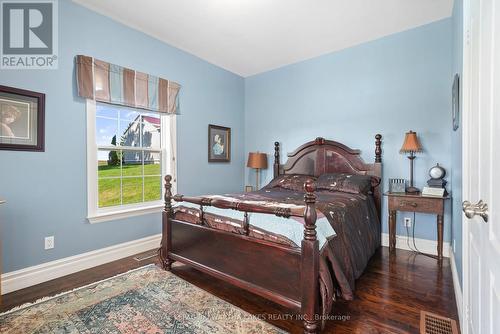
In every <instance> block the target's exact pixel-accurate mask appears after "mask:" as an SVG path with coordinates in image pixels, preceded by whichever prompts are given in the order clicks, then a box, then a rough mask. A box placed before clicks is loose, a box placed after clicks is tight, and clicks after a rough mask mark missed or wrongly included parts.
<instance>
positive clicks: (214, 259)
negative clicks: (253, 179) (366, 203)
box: [158, 134, 382, 334]
mask: <svg viewBox="0 0 500 334" xmlns="http://www.w3.org/2000/svg"><path fill="white" fill-rule="evenodd" d="M381 143H382V136H381V135H380V134H377V135H376V136H375V163H372V164H367V163H365V162H364V161H363V160H362V158H361V157H360V153H361V152H360V151H359V150H353V149H351V148H349V147H347V146H345V145H343V144H341V143H338V142H335V141H331V140H325V139H324V138H316V139H315V140H313V141H310V142H308V143H305V144H304V145H302V146H300V147H299V148H297V149H296V150H295V151H294V152H292V153H290V154H288V160H287V162H286V163H285V164H284V165H281V164H280V152H279V151H280V146H279V143H278V142H275V143H274V166H273V167H274V177H275V178H276V177H278V176H279V175H282V174H306V175H311V176H319V175H321V174H323V173H334V172H348V173H351V174H362V175H374V176H378V177H381V176H382V149H381ZM171 181H172V177H171V176H170V175H167V176H165V209H164V211H163V217H162V240H161V246H160V249H159V250H158V254H159V258H160V262H161V265H162V267H163V268H164V269H165V270H170V269H171V266H172V263H173V262H174V261H179V262H181V263H184V264H187V265H190V266H192V267H194V268H196V269H198V270H200V271H202V272H205V273H207V274H209V275H212V276H214V277H217V278H219V279H221V280H223V281H226V282H228V283H230V284H233V285H235V286H238V287H240V288H243V289H245V290H248V291H250V292H252V293H255V294H257V295H259V296H262V297H264V298H267V299H269V300H271V301H273V302H276V303H278V304H280V305H283V306H285V307H287V308H289V309H291V310H293V311H295V312H300V314H301V315H302V319H303V323H304V333H309V334H311V333H318V332H319V330H320V320H319V319H320V318H319V317H318V315H319V298H320V296H319V256H320V254H319V243H318V240H317V239H316V225H315V224H316V208H315V203H316V195H315V193H314V191H315V185H314V183H313V182H312V181H308V182H306V183H305V184H304V189H305V196H304V202H305V210H303V209H298V208H287V209H284V208H282V207H276V208H272V207H264V206H259V205H256V204H246V203H234V202H230V201H227V200H224V199H218V198H217V199H213V198H203V197H186V196H183V195H175V196H172V192H171V188H172V184H171ZM373 192H374V197H375V202H376V206H377V210H378V213H379V217H380V213H381V211H380V208H381V190H380V187H376V188H374V189H373ZM172 200H174V201H176V202H182V201H185V202H190V203H195V204H198V205H200V209H201V221H202V222H203V207H204V206H214V207H218V208H222V209H233V210H238V211H242V212H245V215H244V217H245V219H244V229H245V231H246V232H247V235H240V234H235V233H231V232H226V231H221V230H216V229H213V228H210V227H208V226H206V225H195V224H191V223H188V222H184V221H181V220H177V219H173V217H174V215H173V213H174V211H173V208H172ZM248 212H258V213H267V214H274V215H276V216H279V217H285V218H289V217H292V216H294V217H303V218H304V222H305V223H304V239H303V240H302V244H301V248H298V247H288V246H284V245H279V244H276V243H273V242H269V241H265V240H260V239H255V238H252V237H249V236H248V224H249V223H248V215H247V213H248ZM228 250H230V251H228Z"/></svg>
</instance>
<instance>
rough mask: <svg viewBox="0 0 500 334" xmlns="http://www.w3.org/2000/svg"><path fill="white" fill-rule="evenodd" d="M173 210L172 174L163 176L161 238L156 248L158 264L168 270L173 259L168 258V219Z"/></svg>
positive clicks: (169, 234)
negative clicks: (163, 199) (163, 197)
mask: <svg viewBox="0 0 500 334" xmlns="http://www.w3.org/2000/svg"><path fill="white" fill-rule="evenodd" d="M173 214H174V210H173V209H172V176H170V175H166V176H165V208H164V209H163V214H162V232H163V233H162V238H161V245H160V249H158V256H159V258H160V264H161V266H162V268H163V269H165V270H170V269H171V268H172V263H173V261H172V260H171V259H169V257H168V253H169V251H170V249H171V243H172V233H171V231H172V225H171V223H170V220H171V219H172V217H173Z"/></svg>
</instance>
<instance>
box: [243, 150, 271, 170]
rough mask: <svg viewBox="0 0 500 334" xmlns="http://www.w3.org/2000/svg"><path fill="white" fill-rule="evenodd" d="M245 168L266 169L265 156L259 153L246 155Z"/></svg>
mask: <svg viewBox="0 0 500 334" xmlns="http://www.w3.org/2000/svg"><path fill="white" fill-rule="evenodd" d="M247 167H250V168H262V169H265V168H267V154H265V153H259V152H250V153H248V162H247Z"/></svg>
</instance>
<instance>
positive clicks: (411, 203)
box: [399, 202, 418, 208]
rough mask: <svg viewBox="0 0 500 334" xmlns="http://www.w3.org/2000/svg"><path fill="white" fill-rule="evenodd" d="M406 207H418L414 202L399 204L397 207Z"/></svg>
mask: <svg viewBox="0 0 500 334" xmlns="http://www.w3.org/2000/svg"><path fill="white" fill-rule="evenodd" d="M407 205H409V206H412V207H414V208H416V207H417V206H418V204H417V203H415V202H401V203H400V204H399V206H407Z"/></svg>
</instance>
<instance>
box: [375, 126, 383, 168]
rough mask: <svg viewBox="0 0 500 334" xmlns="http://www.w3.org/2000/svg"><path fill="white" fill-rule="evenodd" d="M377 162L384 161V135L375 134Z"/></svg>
mask: <svg viewBox="0 0 500 334" xmlns="http://www.w3.org/2000/svg"><path fill="white" fill-rule="evenodd" d="M375 162H382V135H381V134H380V133H377V134H376V135H375Z"/></svg>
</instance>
